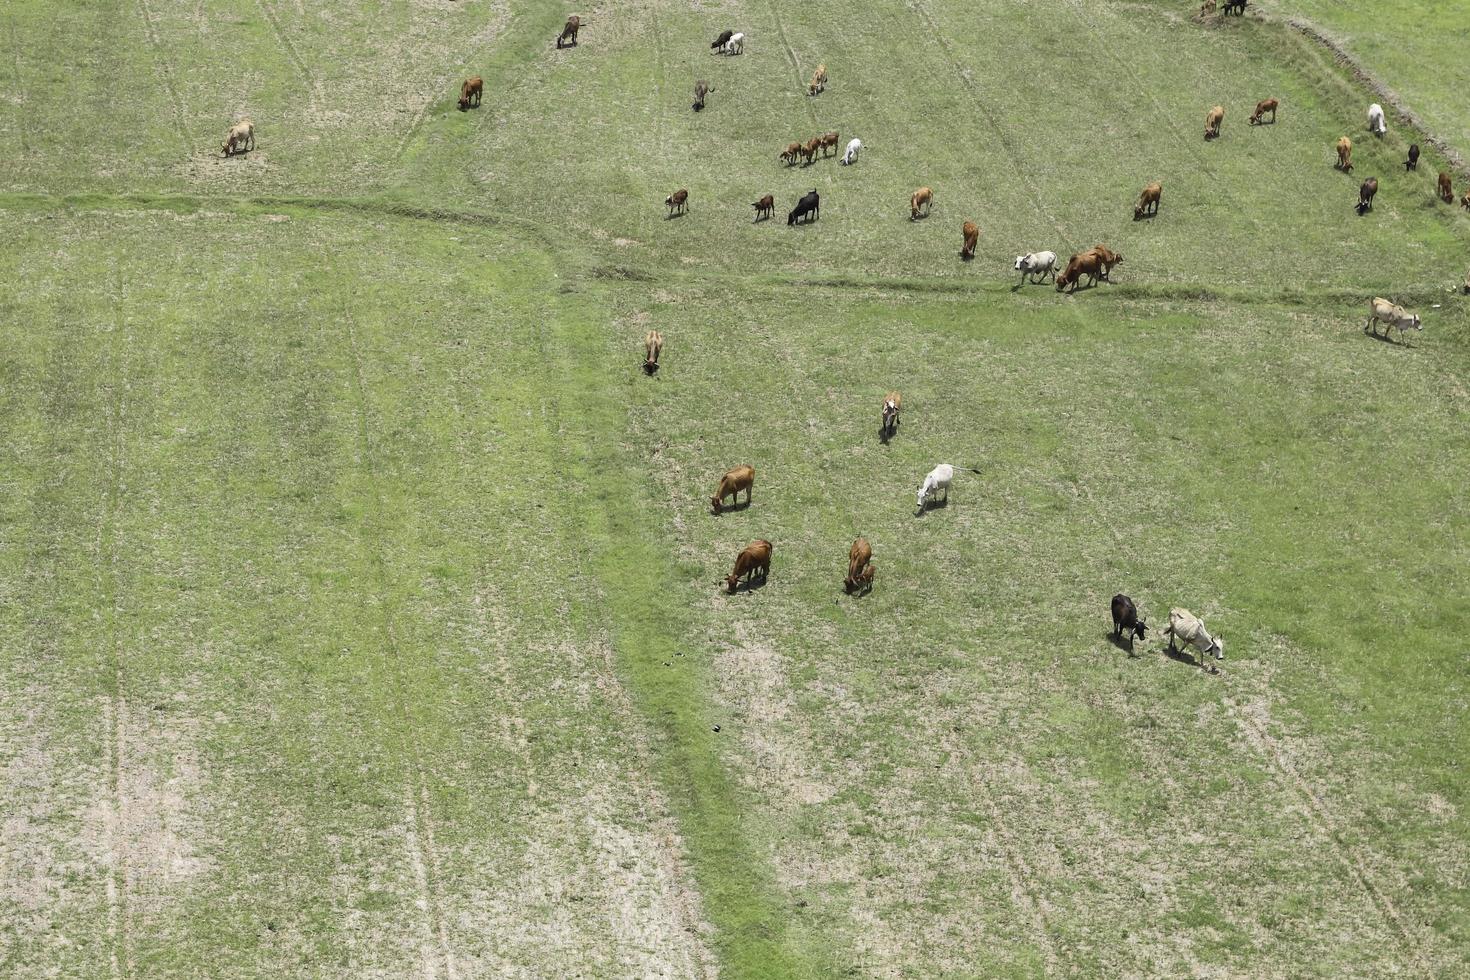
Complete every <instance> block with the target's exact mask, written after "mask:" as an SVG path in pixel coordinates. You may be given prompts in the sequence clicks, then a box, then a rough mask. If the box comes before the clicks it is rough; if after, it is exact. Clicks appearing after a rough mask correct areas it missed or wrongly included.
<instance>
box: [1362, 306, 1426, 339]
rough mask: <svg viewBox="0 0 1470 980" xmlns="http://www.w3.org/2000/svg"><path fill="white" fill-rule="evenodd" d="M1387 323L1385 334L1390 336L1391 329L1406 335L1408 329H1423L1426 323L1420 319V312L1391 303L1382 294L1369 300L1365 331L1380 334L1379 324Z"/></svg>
mask: <svg viewBox="0 0 1470 980" xmlns="http://www.w3.org/2000/svg"><path fill="white" fill-rule="evenodd" d="M1380 323H1382V324H1386V326H1385V328H1384V331H1383V336H1384V337H1385V338H1386V337H1388V331H1389V329H1390V328H1391V329H1395V330H1397V331H1398V332H1399V336H1400V337H1402V336H1403V335H1404V331H1406V330H1423V329H1424V325H1423V324H1422V323H1421V322H1420V321H1419V314H1417V313H1410V312H1409V311H1408V310H1406V309H1404V308H1403V307H1402V306H1399V305H1398V304H1397V303H1390V302H1389V301H1388V300H1386V299H1384V298H1383V297H1381V296H1375V297H1373V298H1372V299H1371V300H1369V301H1368V323H1367V325H1366V326H1364V327H1363V332H1364V333H1368V332H1370V331H1371V332H1372V334H1373V336H1375V337H1377V336H1378V324H1380Z"/></svg>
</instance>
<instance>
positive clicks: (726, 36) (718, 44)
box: [709, 31, 735, 51]
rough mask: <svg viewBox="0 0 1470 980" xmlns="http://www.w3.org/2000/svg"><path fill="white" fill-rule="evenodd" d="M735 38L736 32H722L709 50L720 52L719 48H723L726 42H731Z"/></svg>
mask: <svg viewBox="0 0 1470 980" xmlns="http://www.w3.org/2000/svg"><path fill="white" fill-rule="evenodd" d="M734 36H735V32H734V31H721V32H720V36H719V37H717V38H715V43H714V44H711V45H710V46H709V49H710V50H711V51H715V50H718V49H719V48H723V47H724V46H725V42H726V41H728V40H730V38H732V37H734Z"/></svg>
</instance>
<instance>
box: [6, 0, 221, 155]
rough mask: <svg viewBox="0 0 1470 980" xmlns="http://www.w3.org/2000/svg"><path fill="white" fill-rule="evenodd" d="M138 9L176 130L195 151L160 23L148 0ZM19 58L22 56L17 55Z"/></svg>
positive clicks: (186, 150) (189, 151)
mask: <svg viewBox="0 0 1470 980" xmlns="http://www.w3.org/2000/svg"><path fill="white" fill-rule="evenodd" d="M138 10H139V12H140V13H142V15H143V33H144V35H146V36H147V38H148V46H149V47H150V48H152V49H153V61H154V64H155V65H156V66H157V68H158V71H159V74H161V75H163V87H164V90H165V91H167V92H168V97H169V101H170V102H172V103H173V109H174V111H173V122H174V131H175V132H176V133H177V134H178V137H179V142H180V143H181V144H183V147H184V154H185V156H190V155H192V154H193V153H194V144H193V143H192V142H191V141H190V139H189V130H188V128H187V127H185V126H184V100H183V99H181V98H179V90H178V87H177V86H176V85H175V84H174V72H173V66H172V64H170V62H169V60H168V58H167V57H165V55H164V51H165V48H164V46H163V41H162V40H160V39H159V37H158V25H157V23H155V21H154V19H153V8H152V7H150V6H149V5H148V0H138ZM16 57H17V59H18V58H19V57H20V55H19V54H17V55H16Z"/></svg>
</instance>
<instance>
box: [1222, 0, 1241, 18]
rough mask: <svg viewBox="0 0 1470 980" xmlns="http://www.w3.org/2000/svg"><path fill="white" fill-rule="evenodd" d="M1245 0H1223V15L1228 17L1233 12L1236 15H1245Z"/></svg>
mask: <svg viewBox="0 0 1470 980" xmlns="http://www.w3.org/2000/svg"><path fill="white" fill-rule="evenodd" d="M1245 5H1246V0H1225V16H1226V17H1229V16H1230V14H1231V13H1232V12H1234V14H1235V16H1237V17H1244V16H1245Z"/></svg>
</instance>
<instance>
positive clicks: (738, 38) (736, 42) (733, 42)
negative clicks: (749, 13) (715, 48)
mask: <svg viewBox="0 0 1470 980" xmlns="http://www.w3.org/2000/svg"><path fill="white" fill-rule="evenodd" d="M724 52H725V54H744V53H745V35H744V34H742V33H740V32H739V31H736V32H735V33H734V34H731V35H730V40H728V41H726V42H725V47H724Z"/></svg>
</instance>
